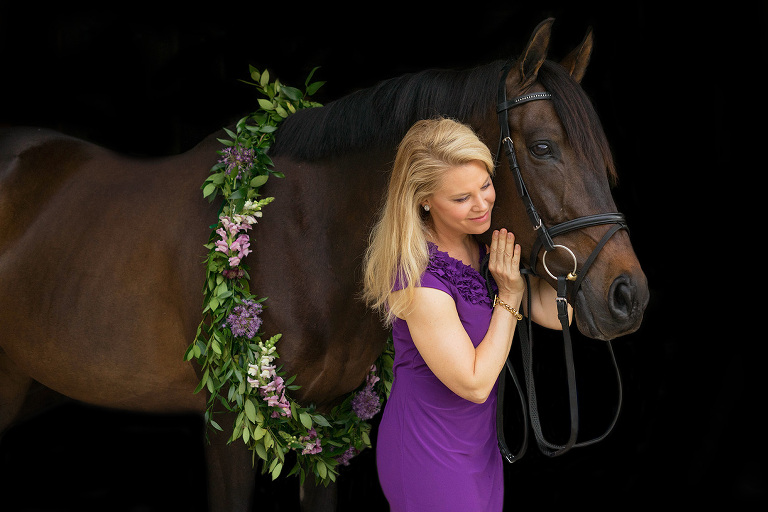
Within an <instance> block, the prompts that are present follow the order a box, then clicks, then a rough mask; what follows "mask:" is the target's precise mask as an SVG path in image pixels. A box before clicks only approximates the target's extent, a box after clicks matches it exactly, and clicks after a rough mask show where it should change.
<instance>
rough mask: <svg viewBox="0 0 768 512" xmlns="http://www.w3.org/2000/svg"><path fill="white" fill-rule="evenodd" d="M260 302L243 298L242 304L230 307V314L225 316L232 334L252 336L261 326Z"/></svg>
mask: <svg viewBox="0 0 768 512" xmlns="http://www.w3.org/2000/svg"><path fill="white" fill-rule="evenodd" d="M262 309H263V308H262V306H261V303H259V302H255V301H252V300H248V299H246V300H244V301H243V303H242V304H239V305H237V306H235V307H234V308H233V309H232V314H230V315H229V316H228V317H227V323H228V324H229V328H230V330H231V331H232V334H233V335H234V336H245V337H247V338H253V337H255V336H256V333H257V332H259V328H260V327H261V322H262V320H261V317H260V316H259V314H260V313H261V311H262Z"/></svg>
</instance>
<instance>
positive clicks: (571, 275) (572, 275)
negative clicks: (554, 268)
mask: <svg viewBox="0 0 768 512" xmlns="http://www.w3.org/2000/svg"><path fill="white" fill-rule="evenodd" d="M554 247H555V249H557V248H560V249H565V250H566V251H568V253H569V254H570V255H571V258H573V271H571V272H569V273H568V276H567V277H566V279H568V280H569V281H575V280H576V266H577V265H578V263H577V262H576V255H575V254H573V251H572V250H570V249H569V248H567V247H566V246H564V245H554ZM548 252H549V251H544V256H542V257H541V264H542V265H544V270H546V271H547V274H549V276H550V277H551V278H552V279H557V277H555V275H554V274H553V273H552V272H550V271H549V268H548V267H547V253H548Z"/></svg>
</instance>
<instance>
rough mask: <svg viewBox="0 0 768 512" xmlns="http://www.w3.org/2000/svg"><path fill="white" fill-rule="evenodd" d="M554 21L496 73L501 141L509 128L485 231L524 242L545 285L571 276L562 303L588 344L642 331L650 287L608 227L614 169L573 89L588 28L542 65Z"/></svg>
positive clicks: (622, 237)
mask: <svg viewBox="0 0 768 512" xmlns="http://www.w3.org/2000/svg"><path fill="white" fill-rule="evenodd" d="M552 22H553V20H552V19H548V20H545V21H544V22H542V23H541V24H540V25H539V26H538V27H537V28H536V30H535V31H534V33H533V36H532V37H531V39H530V41H529V42H528V44H527V46H526V48H525V50H524V51H523V52H522V53H521V55H520V56H519V57H518V58H517V59H516V60H514V61H510V62H509V63H508V64H507V67H505V69H504V72H503V73H502V75H503V76H502V77H501V80H502V81H503V82H502V83H503V85H500V88H499V91H500V96H501V98H500V102H499V108H498V110H499V113H500V117H499V119H500V128H499V131H500V132H501V134H500V137H499V140H503V139H505V135H506V133H505V132H507V131H508V139H507V140H506V142H503V143H501V142H500V146H499V147H500V148H501V147H502V146H505V147H506V149H507V152H506V155H501V158H500V159H499V162H498V166H497V171H496V177H495V187H496V190H497V201H496V205H495V207H494V215H493V224H492V226H491V227H492V229H498V228H501V227H507V228H509V229H511V230H512V231H513V232H514V233H515V235H516V237H517V240H518V241H519V242H520V244H521V245H522V248H523V263H524V264H525V265H526V266H527V267H528V268H529V269H531V270H532V271H533V272H534V273H536V274H537V275H539V276H540V277H542V278H544V279H547V280H548V282H550V284H552V285H553V286H555V287H557V277H558V276H566V275H569V274H570V280H571V281H574V280H577V281H578V284H579V286H578V287H577V288H576V289H573V290H572V292H573V293H570V292H569V296H568V300H569V302H570V303H571V304H572V305H573V306H574V311H575V318H576V323H577V326H578V328H579V330H580V331H581V332H582V333H583V334H584V335H586V336H588V337H590V338H596V339H603V340H607V339H613V338H615V337H618V336H622V335H625V334H629V333H631V332H633V331H635V330H636V329H637V328H638V327H639V326H640V323H641V320H642V317H643V312H644V310H645V307H646V305H647V303H648V299H649V292H648V284H647V280H646V277H645V274H644V273H643V271H642V269H641V267H640V263H639V262H638V260H637V257H636V256H635V253H634V250H633V248H632V245H631V243H630V240H629V235H628V231H627V230H626V229H612V225H614V224H616V223H618V224H620V226H619V228H624V227H626V224H624V223H623V216H622V215H621V214H618V213H616V212H617V208H616V205H615V203H614V200H613V198H612V196H611V184H612V182H613V181H614V180H615V167H614V163H613V158H612V156H611V152H610V149H609V146H608V143H607V140H606V137H605V134H604V132H603V129H602V127H601V125H600V122H599V120H598V117H597V115H596V113H595V111H594V108H593V107H592V105H591V103H590V101H589V99H588V98H587V96H586V94H585V93H584V91H583V89H582V88H581V85H580V81H581V79H582V78H583V76H584V72H585V70H586V67H587V64H588V63H589V59H590V55H591V52H592V44H593V37H592V32H591V30H590V31H589V32H588V33H587V35H586V37H585V38H584V40H583V42H582V43H581V44H580V45H579V46H578V47H577V48H575V49H574V50H573V51H572V52H571V53H570V54H569V55H568V56H567V57H566V58H565V59H564V60H563V61H562V62H560V63H555V62H552V61H548V60H546V56H547V49H548V46H549V38H550V29H551V26H552ZM547 93H548V94H547ZM506 98H513V100H511V101H505V100H506ZM539 100H541V101H539ZM505 123H506V125H507V126H504V124H505ZM499 153H500V154H501V153H504V152H503V151H499ZM510 171H512V172H510ZM531 210H533V212H532V211H531ZM605 214H609V215H605ZM606 219H607V220H606ZM602 221H605V222H602ZM536 224H538V225H536ZM564 228H565V229H564ZM609 230H611V232H610V233H608V234H607V235H606V233H607V232H608V231H609ZM486 236H488V235H486Z"/></svg>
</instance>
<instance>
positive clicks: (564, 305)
mask: <svg viewBox="0 0 768 512" xmlns="http://www.w3.org/2000/svg"><path fill="white" fill-rule="evenodd" d="M511 66H512V63H511V62H507V64H506V65H505V66H504V68H503V69H502V73H501V81H500V83H499V93H498V105H497V107H496V112H497V114H498V116H499V130H500V136H499V147H498V150H497V152H496V163H497V165H498V162H499V154H500V153H501V148H502V147H503V148H504V153H505V154H506V156H507V163H508V165H509V169H510V171H511V172H512V176H513V178H514V180H515V185H516V187H517V192H518V195H519V197H520V200H521V201H522V202H523V205H524V206H525V210H526V213H527V214H528V219H529V220H530V222H531V226H532V227H533V230H534V232H535V233H536V241H535V242H534V244H533V246H532V248H531V255H530V258H529V263H530V268H529V269H521V270H520V272H521V273H522V274H523V275H524V276H525V280H526V286H527V287H528V289H530V282H529V275H537V274H536V265H537V259H538V255H539V252H540V251H541V250H542V249H544V255H543V256H542V265H543V267H544V270H545V271H546V273H547V274H548V275H549V276H550V277H551V278H552V279H555V280H557V311H558V318H559V320H560V324H561V325H562V329H563V339H564V348H565V361H566V370H567V371H566V373H567V380H568V391H569V393H568V394H569V405H570V413H571V414H570V424H571V433H570V437H569V439H568V441H567V442H566V444H565V445H556V444H553V443H550V442H548V441H547V440H546V439H544V436H543V435H542V431H541V425H540V422H539V415H538V409H537V404H536V392H535V386H534V381H533V370H532V369H533V357H532V356H533V354H532V351H533V347H532V325H531V320H530V311H531V294H530V293H528V294H527V295H528V304H527V306H528V308H527V311H528V315H529V316H528V317H526V319H525V325H524V326H523V328H522V329H518V332H519V333H520V339H521V350H522V354H523V369H524V370H525V376H526V384H527V389H528V397H527V398H528V400H527V402H528V408H526V399H525V396H524V394H523V390H522V388H521V386H520V382H519V381H518V379H517V376H516V374H515V371H514V368H513V366H512V362H511V361H510V359H509V358H507V362H506V367H507V370H508V371H509V373H510V375H511V377H512V379H513V380H514V382H515V386H516V387H517V390H518V394H519V395H520V400H521V403H522V410H523V418H524V431H523V441H522V446H521V448H520V450H519V452H518V453H517V454H512V453H511V452H510V451H509V449H508V448H507V445H506V442H505V440H504V431H503V411H502V403H503V399H504V375H505V372H504V371H502V372H501V376H500V382H499V396H498V404H499V405H498V410H497V415H496V421H497V431H498V436H499V448H500V450H501V453H502V455H503V456H504V457H505V458H506V459H507V461H509V462H514V461H516V460H519V459H520V458H521V457H522V456H523V455H524V453H525V451H526V449H527V444H528V412H529V411H528V409H530V415H531V424H532V426H533V428H534V432H535V435H536V440H537V443H538V445H539V448H540V450H541V451H542V453H544V454H545V455H548V456H550V457H554V456H557V455H561V454H563V453H565V452H567V451H568V450H570V449H571V448H573V447H578V446H586V445H589V444H593V443H596V442H598V441H600V440H602V439H603V438H605V436H607V435H608V434H609V433H610V431H611V430H612V429H613V426H614V425H615V424H616V420H617V419H618V415H619V411H620V410H621V400H622V392H621V375H620V374H619V369H618V365H617V363H616V357H615V356H614V353H613V349H612V347H611V344H610V341H609V342H608V344H607V346H608V349H609V351H610V354H611V358H612V360H613V364H614V367H615V369H616V378H617V382H618V389H619V399H618V407H617V409H616V414H615V416H614V418H613V421H612V422H611V424H610V426H609V427H608V430H606V431H605V433H604V434H602V435H601V436H599V437H597V438H594V439H592V440H589V441H585V442H581V443H576V438H577V436H578V424H579V416H578V400H577V393H576V375H575V369H574V364H573V350H572V346H571V337H570V330H569V327H570V326H569V322H568V302H569V301H570V302H575V300H576V293H577V292H578V290H579V287H580V286H581V283H582V282H583V280H584V277H585V276H586V274H587V271H588V270H589V268H590V266H591V265H592V263H593V262H594V261H595V259H597V256H598V254H599V253H600V251H601V250H602V248H603V247H604V246H605V244H606V243H607V242H608V240H609V239H610V238H611V237H612V236H613V235H614V234H615V233H617V232H618V231H619V230H621V229H627V230H628V228H627V224H626V221H625V219H624V215H623V214H621V213H598V214H594V215H586V216H583V217H578V218H575V219H571V220H567V221H565V222H562V223H560V224H556V225H554V226H552V227H549V228H548V227H547V226H546V225H545V224H544V222H543V221H542V219H541V216H540V215H539V213H538V212H537V211H536V207H535V206H534V204H533V201H532V200H531V196H530V195H529V194H528V189H527V188H526V186H525V181H524V180H523V175H522V173H521V172H520V165H519V164H518V161H517V156H516V154H515V145H514V142H513V141H512V137H511V136H510V131H509V121H508V115H507V113H508V111H509V109H511V108H515V107H518V106H520V105H524V104H525V103H529V102H531V101H539V100H551V99H552V93H550V92H532V93H528V94H524V95H522V96H518V97H517V98H513V99H511V100H507V87H506V78H507V75H508V73H509V70H510V69H511ZM603 224H613V226H611V228H610V229H608V231H607V232H606V233H605V234H604V235H603V237H602V239H601V240H600V241H599V242H598V243H597V245H596V246H595V248H594V249H593V251H592V253H591V254H590V255H589V257H587V259H586V260H585V261H584V263H583V264H582V266H581V269H579V268H578V261H577V260H576V255H575V254H574V253H573V251H572V250H571V249H569V248H568V247H566V246H565V245H561V244H555V243H554V242H553V239H554V238H555V237H557V236H559V235H563V234H565V233H569V232H571V231H575V230H578V229H584V228H587V227H591V226H600V225H603ZM556 250H563V251H566V252H567V253H569V254H570V255H571V258H572V259H573V269H572V270H571V271H570V272H568V273H567V274H564V275H559V276H556V275H555V274H553V273H552V272H551V271H550V269H549V268H548V267H547V259H546V258H547V254H548V253H549V252H553V251H556ZM486 281H487V282H489V280H488V275H487V274H486Z"/></svg>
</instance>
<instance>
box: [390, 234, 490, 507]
mask: <svg viewBox="0 0 768 512" xmlns="http://www.w3.org/2000/svg"><path fill="white" fill-rule="evenodd" d="M429 251H430V260H429V264H428V266H427V270H426V272H424V274H423V275H422V279H421V286H423V287H429V288H435V289H438V290H442V291H444V292H445V293H447V294H449V295H450V296H451V297H453V300H454V301H455V302H456V308H457V310H458V313H459V318H460V319H461V322H462V324H463V325H464V329H466V331H467V334H469V337H470V339H471V340H472V343H473V344H474V345H475V346H477V345H478V344H479V343H480V342H481V341H482V339H483V337H484V336H485V333H486V331H487V330H488V325H489V324H490V322H491V315H492V305H491V299H489V298H488V293H487V291H486V286H485V279H484V278H483V277H482V276H481V275H480V273H478V272H477V271H476V270H474V269H473V268H472V267H469V266H467V265H465V264H464V263H462V262H461V261H458V260H455V259H453V258H451V257H450V256H448V254H447V253H445V252H442V251H438V250H437V248H436V246H435V245H433V244H430V245H429ZM479 254H480V258H481V259H482V257H483V256H485V248H484V246H482V245H480V249H479ZM392 337H393V340H394V345H395V363H394V382H393V385H392V391H391V394H390V397H389V400H388V401H387V404H386V406H385V409H384V414H383V417H382V420H381V424H380V426H379V433H378V438H377V441H376V464H377V468H378V473H379V482H380V483H381V488H382V490H383V491H384V495H385V496H386V498H387V501H388V502H389V505H390V507H391V509H390V510H391V511H392V512H405V511H413V512H424V511H430V510H435V511H437V510H439V511H441V512H449V511H461V512H474V511H477V512H493V511H500V510H502V507H503V501H504V480H503V468H502V459H501V454H500V453H499V449H498V442H497V438H496V393H497V390H498V382H497V384H496V385H495V386H494V388H493V391H492V392H491V395H490V397H489V398H488V400H486V402H485V403H483V404H475V403H473V402H470V401H468V400H465V399H464V398H461V397H459V396H458V395H457V394H455V393H454V392H453V391H451V390H450V389H448V388H447V387H446V386H445V385H444V384H443V383H442V382H440V380H438V378H437V377H435V375H434V374H433V373H432V371H431V370H430V369H429V367H428V366H427V364H426V363H425V362H424V359H423V358H422V357H421V355H420V354H419V351H418V350H417V349H416V346H415V345H414V344H413V339H412V338H411V335H410V332H409V330H408V324H407V323H406V322H405V321H404V320H401V319H396V320H395V323H394V325H393V327H392Z"/></svg>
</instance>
